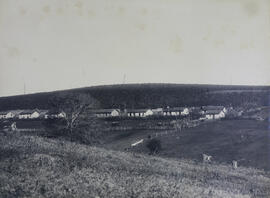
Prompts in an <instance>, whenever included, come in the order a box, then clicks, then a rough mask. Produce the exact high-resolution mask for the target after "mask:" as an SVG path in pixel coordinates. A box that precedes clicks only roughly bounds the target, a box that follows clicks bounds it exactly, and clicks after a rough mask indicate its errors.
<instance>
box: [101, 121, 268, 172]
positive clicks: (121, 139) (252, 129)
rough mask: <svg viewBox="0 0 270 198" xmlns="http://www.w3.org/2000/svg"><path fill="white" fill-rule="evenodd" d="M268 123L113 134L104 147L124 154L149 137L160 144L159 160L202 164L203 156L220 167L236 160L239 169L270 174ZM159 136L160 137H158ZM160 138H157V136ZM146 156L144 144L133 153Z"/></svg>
mask: <svg viewBox="0 0 270 198" xmlns="http://www.w3.org/2000/svg"><path fill="white" fill-rule="evenodd" d="M268 127H269V122H268V119H267V120H265V121H257V120H219V121H214V122H206V123H202V124H200V125H199V126H197V127H194V128H186V129H183V130H182V131H177V132H174V131H168V133H167V134H165V133H164V130H163V131H162V130H161V131H158V130H137V131H136V130H131V131H122V132H121V131H119V132H115V133H112V134H111V136H109V137H108V139H109V140H110V141H108V142H107V143H106V144H105V145H104V147H106V148H108V149H115V150H124V149H125V148H127V147H130V145H131V144H132V143H134V142H136V141H138V140H140V139H145V140H147V137H148V135H151V136H152V137H155V134H156V133H157V134H158V137H157V138H158V139H159V140H161V145H162V150H161V151H160V152H159V153H158V155H159V156H161V157H170V158H180V159H182V158H185V159H192V160H201V158H202V153H206V154H209V155H212V156H213V160H214V161H216V162H219V163H227V164H230V163H231V162H232V160H237V161H238V163H239V165H240V166H245V167H255V168H258V169H264V170H268V171H269V170H270V159H269V128H268ZM160 133H162V134H160ZM159 134H160V135H159ZM132 150H133V151H136V152H140V153H148V152H149V150H148V149H147V148H146V142H145V143H144V144H141V145H139V146H137V147H136V148H133V149H132Z"/></svg>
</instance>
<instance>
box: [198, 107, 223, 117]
mask: <svg viewBox="0 0 270 198" xmlns="http://www.w3.org/2000/svg"><path fill="white" fill-rule="evenodd" d="M202 112H203V115H204V118H205V119H220V118H224V117H225V116H226V113H227V109H226V108H225V107H223V106H203V107H202Z"/></svg>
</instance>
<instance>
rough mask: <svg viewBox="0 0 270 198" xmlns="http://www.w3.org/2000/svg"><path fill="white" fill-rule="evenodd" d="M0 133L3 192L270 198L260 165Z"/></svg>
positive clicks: (20, 194) (0, 191) (266, 177)
mask: <svg viewBox="0 0 270 198" xmlns="http://www.w3.org/2000/svg"><path fill="white" fill-rule="evenodd" d="M0 136H1V137H0V152H1V153H0V157H1V158H0V197H270V189H269V186H270V176H269V173H267V172H263V171H259V170H256V169H251V168H249V169H247V168H239V169H236V170H233V169H232V168H231V167H230V166H225V165H215V164H212V165H211V164H201V163H195V162H193V161H187V160H180V161H177V160H169V159H164V158H158V157H152V156H145V155H140V154H132V153H123V152H117V151H109V150H105V149H101V148H96V147H90V146H85V145H80V144H76V143H71V142H67V141H61V140H51V139H46V138H41V137H36V136H23V135H20V134H12V135H11V134H10V135H0Z"/></svg>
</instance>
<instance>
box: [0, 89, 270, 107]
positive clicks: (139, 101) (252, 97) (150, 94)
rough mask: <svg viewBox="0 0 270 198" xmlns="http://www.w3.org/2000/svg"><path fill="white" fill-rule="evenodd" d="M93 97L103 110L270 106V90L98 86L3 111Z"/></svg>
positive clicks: (9, 102)
mask: <svg viewBox="0 0 270 198" xmlns="http://www.w3.org/2000/svg"><path fill="white" fill-rule="evenodd" d="M63 92H73V93H78V94H81V93H84V94H91V95H92V96H93V97H94V98H96V99H97V100H98V101H99V102H100V108H120V109H124V108H134V109H135V108H158V107H167V106H170V107H176V106H177V107H181V106H203V105H224V106H229V105H232V106H234V107H235V106H241V105H244V104H247V103H249V104H256V105H260V106H262V105H263V106H266V105H269V102H270V87H269V86H226V85H181V84H126V85H107V86H94V87H86V88H78V89H70V90H64V91H54V92H44V93H37V94H28V95H19V96H10V97H2V98H0V110H11V109H33V108H39V109H49V108H50V107H49V103H48V101H49V100H50V99H51V98H53V97H55V96H57V95H59V94H61V93H63Z"/></svg>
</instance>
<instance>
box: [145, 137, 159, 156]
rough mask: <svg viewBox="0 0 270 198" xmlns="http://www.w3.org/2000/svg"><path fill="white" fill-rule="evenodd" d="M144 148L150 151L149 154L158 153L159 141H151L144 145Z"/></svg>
mask: <svg viewBox="0 0 270 198" xmlns="http://www.w3.org/2000/svg"><path fill="white" fill-rule="evenodd" d="M146 147H147V148H148V149H149V150H150V153H151V154H155V153H158V152H159V151H160V150H161V141H160V140H158V139H152V140H150V141H149V142H148V143H147V144H146Z"/></svg>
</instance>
